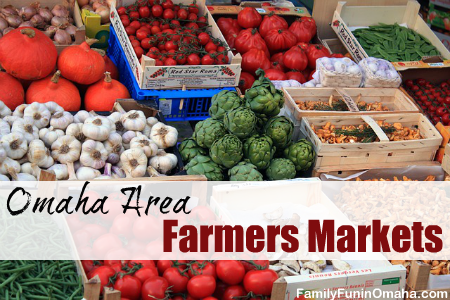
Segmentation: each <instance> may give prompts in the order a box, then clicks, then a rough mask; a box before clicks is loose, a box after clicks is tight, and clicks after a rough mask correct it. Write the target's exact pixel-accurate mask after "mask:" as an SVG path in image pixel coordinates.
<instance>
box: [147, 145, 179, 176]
mask: <svg viewBox="0 0 450 300" xmlns="http://www.w3.org/2000/svg"><path fill="white" fill-rule="evenodd" d="M177 163H178V159H177V157H176V155H175V154H172V153H166V151H164V150H161V149H160V150H158V153H157V154H156V156H154V157H152V158H150V161H149V165H150V166H152V167H153V168H155V170H156V171H158V172H159V173H161V174H168V173H169V172H170V171H171V170H173V169H174V168H175V167H176V166H177Z"/></svg>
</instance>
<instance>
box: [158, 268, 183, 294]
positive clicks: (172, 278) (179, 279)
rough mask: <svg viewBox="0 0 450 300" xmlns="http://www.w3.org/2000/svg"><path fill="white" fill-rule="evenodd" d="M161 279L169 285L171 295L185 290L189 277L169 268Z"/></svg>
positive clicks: (176, 269)
mask: <svg viewBox="0 0 450 300" xmlns="http://www.w3.org/2000/svg"><path fill="white" fill-rule="evenodd" d="M163 277H164V278H165V279H166V280H167V282H168V283H169V286H170V287H171V291H172V292H173V293H183V292H185V291H186V289H187V284H188V281H189V276H188V275H187V274H182V273H181V271H180V270H179V269H178V268H174V267H170V268H168V269H166V270H165V271H164V274H163Z"/></svg>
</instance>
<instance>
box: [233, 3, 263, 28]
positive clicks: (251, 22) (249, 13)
mask: <svg viewBox="0 0 450 300" xmlns="http://www.w3.org/2000/svg"><path fill="white" fill-rule="evenodd" d="M237 19H238V23H239V26H241V27H243V28H257V27H259V25H260V24H261V21H262V17H261V15H260V14H259V12H258V11H257V10H256V9H255V8H254V7H245V8H244V9H243V10H241V11H240V12H239V13H238V18H237Z"/></svg>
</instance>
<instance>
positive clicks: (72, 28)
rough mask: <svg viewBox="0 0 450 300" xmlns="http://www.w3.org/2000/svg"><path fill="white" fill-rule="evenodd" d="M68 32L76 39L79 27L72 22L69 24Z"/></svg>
mask: <svg viewBox="0 0 450 300" xmlns="http://www.w3.org/2000/svg"><path fill="white" fill-rule="evenodd" d="M66 32H67V33H68V34H69V35H70V36H71V37H72V40H75V34H76V32H77V27H75V26H74V25H72V24H70V25H69V26H67V28H66Z"/></svg>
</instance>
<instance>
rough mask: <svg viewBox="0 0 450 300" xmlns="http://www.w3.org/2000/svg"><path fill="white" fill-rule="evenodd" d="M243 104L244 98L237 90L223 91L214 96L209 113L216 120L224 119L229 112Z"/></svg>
mask: <svg viewBox="0 0 450 300" xmlns="http://www.w3.org/2000/svg"><path fill="white" fill-rule="evenodd" d="M243 104H244V100H243V99H242V98H241V97H239V96H238V94H237V93H236V92H232V91H221V92H220V93H218V94H216V95H214V96H213V97H212V100H211V107H210V108H209V115H210V116H211V118H213V119H215V120H223V117H224V116H225V114H226V113H227V112H229V111H230V110H232V109H233V108H237V107H240V106H242V105H243Z"/></svg>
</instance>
